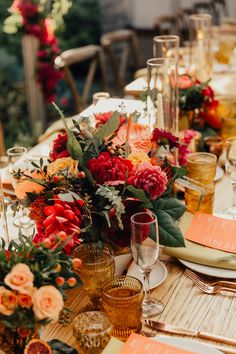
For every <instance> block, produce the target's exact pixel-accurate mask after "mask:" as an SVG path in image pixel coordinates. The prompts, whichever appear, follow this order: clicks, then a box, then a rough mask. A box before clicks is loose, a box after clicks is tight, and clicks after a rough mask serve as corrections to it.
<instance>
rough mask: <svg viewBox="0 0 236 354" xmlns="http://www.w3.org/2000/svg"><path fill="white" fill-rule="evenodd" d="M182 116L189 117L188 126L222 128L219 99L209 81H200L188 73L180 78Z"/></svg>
mask: <svg viewBox="0 0 236 354" xmlns="http://www.w3.org/2000/svg"><path fill="white" fill-rule="evenodd" d="M178 86H179V107H180V118H181V117H183V116H187V117H188V122H187V124H188V126H190V127H194V126H196V125H198V126H200V127H204V125H205V124H207V125H208V126H210V127H211V128H213V129H220V127H221V122H220V117H219V116H218V114H217V107H218V105H219V101H218V100H216V99H215V95H214V91H213V89H212V88H211V86H210V85H209V81H207V82H200V81H199V80H196V79H194V78H192V77H191V76H188V75H181V76H179V78H178Z"/></svg>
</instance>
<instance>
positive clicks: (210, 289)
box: [184, 269, 236, 294]
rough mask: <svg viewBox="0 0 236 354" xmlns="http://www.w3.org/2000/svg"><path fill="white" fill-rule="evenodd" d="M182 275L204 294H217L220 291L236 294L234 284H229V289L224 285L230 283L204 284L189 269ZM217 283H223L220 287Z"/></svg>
mask: <svg viewBox="0 0 236 354" xmlns="http://www.w3.org/2000/svg"><path fill="white" fill-rule="evenodd" d="M184 274H185V275H186V276H187V277H188V278H190V279H191V280H192V281H193V282H194V284H195V285H196V286H197V287H198V288H199V289H200V290H202V291H203V292H204V293H206V294H217V293H218V292H220V291H230V292H232V293H236V287H235V285H236V284H235V283H231V287H229V286H226V285H225V283H230V282H223V281H222V282H215V283H212V284H206V283H205V282H203V281H202V280H201V279H200V277H198V276H197V275H196V274H195V273H193V272H191V271H190V270H189V269H186V270H185V272H184ZM219 283H223V284H222V285H221V284H219ZM232 284H233V285H234V288H233V287H232Z"/></svg>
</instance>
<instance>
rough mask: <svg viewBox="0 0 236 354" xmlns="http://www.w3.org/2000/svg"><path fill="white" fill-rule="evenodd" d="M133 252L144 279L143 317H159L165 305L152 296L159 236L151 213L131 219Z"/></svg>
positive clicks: (135, 215)
mask: <svg viewBox="0 0 236 354" xmlns="http://www.w3.org/2000/svg"><path fill="white" fill-rule="evenodd" d="M131 251H132V255H133V258H134V261H135V263H136V264H137V266H138V268H139V270H140V271H141V273H142V275H143V278H144V292H145V295H144V300H143V317H151V316H156V315H159V314H160V313H161V312H162V311H163V310H164V305H163V303H162V302H160V301H159V300H158V299H156V298H154V297H151V295H150V283H149V279H150V273H151V271H152V269H153V267H154V265H155V262H156V260H157V259H158V254H159V234H158V224H157V217H156V215H155V214H154V213H152V212H151V211H147V212H140V213H137V214H134V215H133V216H132V217H131Z"/></svg>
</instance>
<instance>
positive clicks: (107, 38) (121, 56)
mask: <svg viewBox="0 0 236 354" xmlns="http://www.w3.org/2000/svg"><path fill="white" fill-rule="evenodd" d="M100 42H101V45H102V47H103V48H104V50H105V51H106V52H107V54H108V56H109V59H110V62H111V67H112V70H113V74H114V77H115V81H116V85H117V88H118V90H119V92H123V88H124V86H125V71H126V69H127V64H128V59H129V58H130V57H131V56H132V61H133V63H134V66H135V70H137V69H139V68H140V57H139V44H138V38H137V36H136V33H135V32H134V31H133V30H118V31H113V32H108V33H105V34H104V35H103V36H102V37H101V39H100ZM116 46H121V48H120V53H117V48H116ZM130 54H131V55H130Z"/></svg>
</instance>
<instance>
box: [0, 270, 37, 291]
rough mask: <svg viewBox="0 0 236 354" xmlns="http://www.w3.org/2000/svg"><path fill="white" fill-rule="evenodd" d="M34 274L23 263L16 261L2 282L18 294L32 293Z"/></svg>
mask: <svg viewBox="0 0 236 354" xmlns="http://www.w3.org/2000/svg"><path fill="white" fill-rule="evenodd" d="M33 281H34V275H33V273H32V272H31V270H30V268H29V267H28V266H27V265H26V264H24V263H17V264H16V265H15V266H14V267H13V268H12V270H11V272H10V273H8V274H7V275H6V276H5V278H4V283H5V284H6V285H8V286H9V288H11V289H12V290H17V291H18V292H19V293H20V294H28V295H30V294H31V293H32V288H33Z"/></svg>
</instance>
